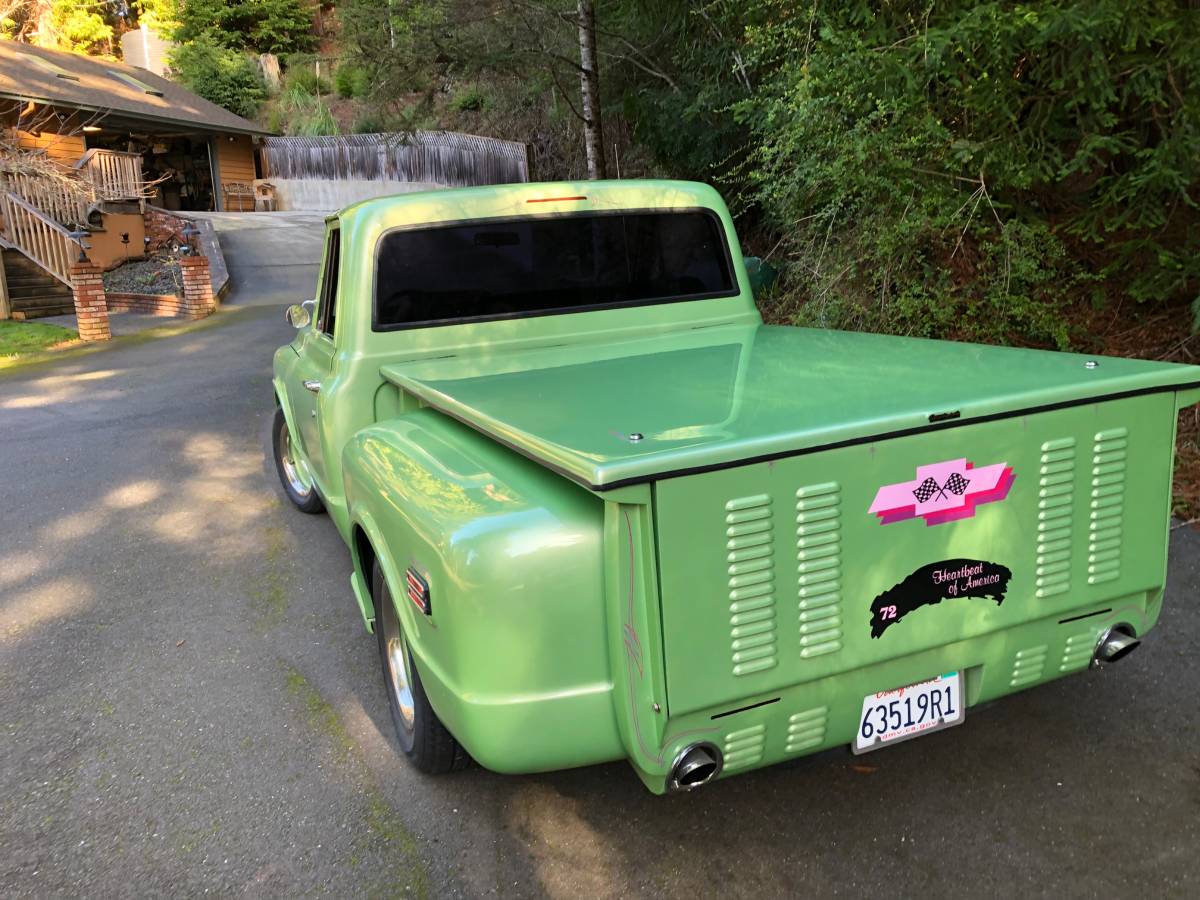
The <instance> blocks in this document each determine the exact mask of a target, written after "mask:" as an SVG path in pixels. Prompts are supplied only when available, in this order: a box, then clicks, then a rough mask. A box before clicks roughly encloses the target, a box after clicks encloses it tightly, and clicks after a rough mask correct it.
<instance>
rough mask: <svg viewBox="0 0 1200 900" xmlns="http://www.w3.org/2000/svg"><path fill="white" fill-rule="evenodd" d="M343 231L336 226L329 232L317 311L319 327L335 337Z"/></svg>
mask: <svg viewBox="0 0 1200 900" xmlns="http://www.w3.org/2000/svg"><path fill="white" fill-rule="evenodd" d="M341 247H342V231H341V229H340V228H335V229H334V230H333V231H331V232H329V242H328V244H327V245H326V247H325V277H324V279H323V280H322V282H321V296H320V305H319V309H318V311H317V327H318V328H319V329H320V330H321V331H323V332H324V333H325V334H327V335H329V336H330V337H331V338H332V337H333V325H334V322H335V321H336V320H337V289H338V262H339V259H340V257H341V252H340V251H341Z"/></svg>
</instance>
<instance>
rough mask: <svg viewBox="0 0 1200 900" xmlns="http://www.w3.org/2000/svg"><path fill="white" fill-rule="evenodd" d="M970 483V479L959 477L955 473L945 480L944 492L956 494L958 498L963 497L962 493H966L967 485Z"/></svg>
mask: <svg viewBox="0 0 1200 900" xmlns="http://www.w3.org/2000/svg"><path fill="white" fill-rule="evenodd" d="M970 483H971V479H969V478H964V477H963V476H961V475H959V474H958V473H957V472H955V473H954V474H953V475H951V476H950V477H949V478H947V479H946V490H948V491H950V492H951V493H953V494H957V495H958V496H959V497H961V496H962V495H963V492H965V491H966V489H967V485H968V484H970Z"/></svg>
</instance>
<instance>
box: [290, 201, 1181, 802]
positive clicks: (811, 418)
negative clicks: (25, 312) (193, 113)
mask: <svg viewBox="0 0 1200 900" xmlns="http://www.w3.org/2000/svg"><path fill="white" fill-rule="evenodd" d="M325 248H326V249H325V260H324V264H323V266H322V271H321V275H320V280H319V288H318V296H317V297H316V299H315V301H309V302H306V303H303V304H299V305H297V306H293V307H291V308H290V309H289V310H288V318H289V321H291V322H292V324H293V325H295V326H296V328H297V329H298V332H297V335H296V339H295V340H294V341H293V342H292V343H290V344H288V345H286V346H284V347H281V348H280V349H279V350H278V352H277V353H276V354H275V361H274V388H275V400H276V403H277V404H278V411H277V413H276V418H275V428H274V451H275V462H276V465H277V468H278V470H279V474H280V478H281V481H282V484H283V488H284V490H285V492H286V493H287V495H288V497H289V498H290V499H291V501H292V502H293V503H294V504H295V505H296V506H297V507H298V508H299V509H301V510H303V511H305V512H319V511H321V510H322V509H324V510H327V511H328V512H329V514H330V515H331V516H332V518H333V521H334V523H335V524H336V526H337V529H338V531H339V532H340V533H341V535H342V537H343V539H344V540H345V541H346V543H347V545H348V546H349V548H350V551H351V556H352V559H353V565H354V568H353V574H352V576H351V579H350V582H351V587H352V590H353V594H354V597H355V598H356V600H357V602H358V606H359V608H360V610H361V612H362V617H363V620H364V622H365V623H366V626H367V628H368V630H371V631H374V632H375V634H376V635H377V636H378V641H379V650H380V656H381V660H382V664H383V671H384V676H385V684H386V686H387V691H388V695H389V698H390V702H391V710H392V716H393V719H394V721H395V725H396V729H397V733H398V737H399V742H400V745H401V747H402V749H403V750H404V752H405V753H406V754H407V755H408V756H409V758H410V759H411V760H412V762H413V763H414V764H415V765H416V766H417V767H418V768H419V769H420V770H422V771H424V772H430V773H439V772H447V771H450V770H452V769H456V768H459V767H461V766H463V765H465V764H466V763H467V762H468V761H469V760H470V759H472V758H473V759H475V760H476V761H478V762H479V763H480V764H482V765H483V766H486V767H487V768H489V769H493V770H496V771H499V772H536V771H545V770H551V769H561V768H566V767H571V766H582V765H588V764H592V763H600V762H605V761H609V760H616V759H628V760H629V762H630V763H631V764H632V765H633V767H634V769H635V771H636V772H637V773H638V775H639V776H640V777H641V778H642V780H643V781H644V782H645V784H646V785H647V786H648V787H649V788H650V790H652V791H654V792H656V793H662V792H665V791H670V790H688V789H691V788H695V787H698V786H700V785H703V784H706V783H708V782H710V781H712V780H714V779H716V778H718V777H722V776H726V775H731V774H734V773H736V772H744V771H747V770H749V769H754V768H759V767H762V766H766V765H770V764H772V763H777V762H781V761H783V760H787V759H791V758H793V757H797V756H802V755H804V754H809V753H813V752H816V751H819V750H822V749H825V748H829V747H836V746H841V747H848V748H849V749H850V750H851V751H853V752H855V753H862V752H866V751H869V750H872V749H875V748H879V747H883V746H886V745H888V744H891V743H894V742H897V741H902V740H907V739H910V738H914V737H918V736H923V735H926V734H928V733H931V732H933V731H937V730H939V729H943V728H946V727H949V726H953V725H957V724H960V723H962V722H963V721H964V719H965V717H966V714H967V712H968V710H970V709H971V708H972V707H975V706H976V705H978V704H980V703H983V702H985V701H988V700H992V699H995V698H997V697H1000V696H1003V695H1005V694H1010V693H1013V692H1014V691H1018V690H1022V689H1024V688H1027V687H1032V686H1033V685H1036V684H1040V683H1043V682H1046V681H1049V680H1051V679H1054V678H1059V677H1061V676H1063V675H1066V674H1068V673H1072V672H1077V671H1081V670H1083V669H1086V668H1088V667H1089V666H1091V665H1093V664H1100V663H1104V662H1112V661H1115V660H1117V659H1119V658H1120V657H1122V656H1124V655H1125V654H1127V653H1129V652H1130V651H1131V650H1132V649H1134V647H1136V646H1137V643H1138V641H1139V640H1140V639H1141V638H1142V637H1143V636H1144V635H1145V634H1146V632H1147V631H1149V629H1150V628H1151V627H1152V626H1153V625H1154V623H1155V621H1156V620H1157V618H1158V615H1159V611H1160V608H1161V604H1162V598H1163V583H1164V578H1165V572H1166V548H1167V534H1168V521H1169V511H1170V502H1171V468H1172V460H1173V448H1174V435H1175V423H1176V419H1177V413H1178V411H1179V410H1180V409H1181V408H1182V407H1184V406H1186V405H1189V404H1191V403H1195V402H1196V401H1197V400H1200V368H1197V367H1187V366H1178V365H1168V364H1164V363H1155V362H1144V361H1140V360H1133V359H1110V358H1089V357H1085V356H1078V355H1073V354H1069V353H1048V352H1042V351H1034V350H1018V349H1005V348H999V347H982V346H974V345H968V344H959V343H946V342H938V341H926V340H916V339H908V338H897V337H886V336H881V335H874V334H850V333H842V332H834V331H821V330H810V329H801V328H783V327H774V326H767V325H764V324H763V323H762V320H761V319H760V317H759V314H758V311H757V309H756V308H755V304H754V297H753V286H752V284H751V278H750V276H749V275H748V267H747V261H746V260H743V258H742V255H741V252H740V248H739V245H738V240H737V236H736V234H735V232H734V228H733V223H732V221H731V220H730V216H729V212H728V210H727V209H726V207H725V205H724V203H723V202H722V201H721V199H720V197H719V196H718V195H717V193H716V192H715V191H714V190H712V189H711V188H709V187H707V186H704V185H700V184H691V183H682V182H671V181H609V182H586V183H565V184H515V185H505V186H499V187H487V188H470V189H465V190H448V191H441V192H434V193H421V194H408V195H404V196H398V197H388V198H381V199H377V200H370V201H367V202H365V203H360V204H358V205H356V206H352V207H350V208H348V209H346V210H343V211H342V212H340V213H338V214H337V215H334V216H331V217H330V218H329V219H328V220H327V223H326V242H325ZM749 268H750V270H751V271H755V270H756V269H757V267H756V266H754V265H751V266H750V267H749ZM943 739H945V738H943Z"/></svg>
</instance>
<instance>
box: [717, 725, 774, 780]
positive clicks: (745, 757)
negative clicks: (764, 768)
mask: <svg viewBox="0 0 1200 900" xmlns="http://www.w3.org/2000/svg"><path fill="white" fill-rule="evenodd" d="M766 741H767V726H766V725H751V726H750V727H749V728H742V729H739V730H738V731H731V732H729V734H727V735H725V742H724V744H723V746H722V748H721V752H722V754H723V755H724V757H725V769H726V770H727V771H728V770H731V769H741V768H744V767H746V766H752V765H754V764H755V763H758V762H761V761H762V757H763V747H764V746H765V745H766Z"/></svg>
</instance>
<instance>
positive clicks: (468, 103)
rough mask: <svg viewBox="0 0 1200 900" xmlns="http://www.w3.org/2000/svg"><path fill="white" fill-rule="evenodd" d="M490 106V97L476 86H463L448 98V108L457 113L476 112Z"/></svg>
mask: <svg viewBox="0 0 1200 900" xmlns="http://www.w3.org/2000/svg"><path fill="white" fill-rule="evenodd" d="M490 105H491V97H490V96H489V94H488V92H487V91H485V90H484V89H483V88H481V87H480V86H479V85H477V84H468V85H464V86H463V87H462V88H460V89H459V90H458V91H456V92H455V93H454V96H453V97H451V98H450V106H451V108H452V109H456V110H458V111H459V112H477V111H479V110H482V109H486V108H487V107H489V106H490Z"/></svg>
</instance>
